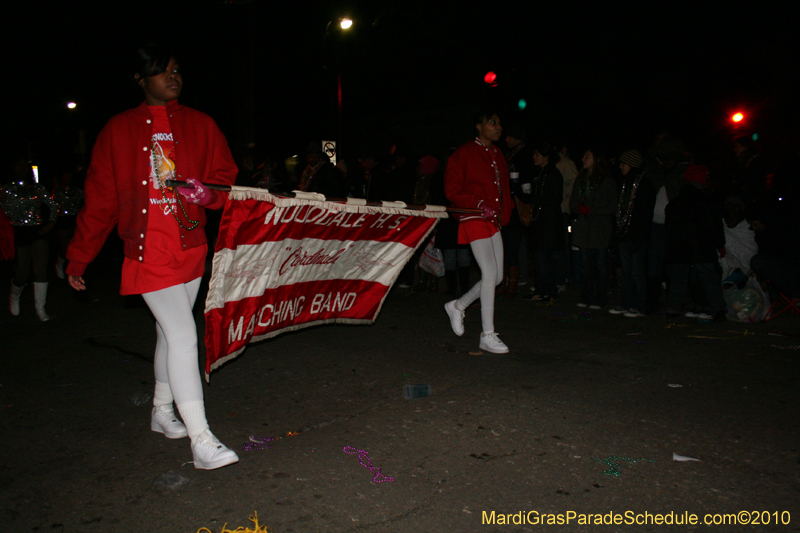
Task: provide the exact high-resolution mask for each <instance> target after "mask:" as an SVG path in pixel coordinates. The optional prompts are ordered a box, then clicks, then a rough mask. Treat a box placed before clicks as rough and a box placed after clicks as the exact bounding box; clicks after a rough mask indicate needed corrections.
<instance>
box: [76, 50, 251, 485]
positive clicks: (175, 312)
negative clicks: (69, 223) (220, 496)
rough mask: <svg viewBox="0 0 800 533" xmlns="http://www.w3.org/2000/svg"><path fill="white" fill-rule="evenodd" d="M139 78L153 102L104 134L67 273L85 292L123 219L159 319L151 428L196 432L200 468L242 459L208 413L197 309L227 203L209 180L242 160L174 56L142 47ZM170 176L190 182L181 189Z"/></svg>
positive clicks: (128, 270)
mask: <svg viewBox="0 0 800 533" xmlns="http://www.w3.org/2000/svg"><path fill="white" fill-rule="evenodd" d="M133 77H134V79H135V81H136V83H137V84H138V85H139V86H140V87H141V88H142V90H143V91H144V97H145V101H144V102H143V103H142V104H141V105H139V106H138V107H136V108H134V109H130V110H128V111H125V112H123V113H121V114H119V115H117V116H115V117H113V118H112V119H111V120H110V121H109V122H108V123H107V124H106V126H105V127H104V128H103V130H102V131H101V132H100V135H99V136H98V138H97V142H96V143H95V146H94V148H93V150H92V161H91V164H90V166H89V170H88V174H87V178H86V185H85V196H86V203H85V206H84V208H83V209H82V210H81V212H80V214H79V215H78V219H77V223H76V231H75V236H74V238H73V239H72V241H71V242H70V244H69V248H68V250H67V259H68V260H69V264H68V266H67V269H66V273H67V275H68V279H69V284H70V285H71V286H72V287H73V288H74V289H76V290H84V289H85V288H86V285H85V283H84V280H83V277H82V276H83V273H84V271H85V270H86V267H87V265H88V264H89V263H90V262H91V261H92V260H93V259H94V258H95V257H96V255H97V253H98V252H99V251H100V248H101V247H102V246H103V243H104V241H105V239H106V237H107V236H108V234H109V233H110V232H111V230H112V229H113V228H114V226H115V225H116V226H117V232H118V233H119V235H120V237H121V238H122V240H123V243H124V253H125V260H124V262H123V265H122V283H121V287H120V293H121V294H141V295H142V297H143V298H144V301H145V302H146V303H147V305H148V307H149V308H150V310H151V311H152V313H153V315H154V316H155V319H156V350H155V358H154V367H155V379H156V387H155V395H154V399H153V404H154V406H153V410H152V413H151V424H150V427H151V429H152V430H153V431H156V432H158V433H163V434H164V435H165V436H166V437H167V438H170V439H178V438H182V437H186V436H188V437H190V439H191V447H192V455H193V457H194V466H195V468H201V469H207V470H210V469H214V468H220V467H222V466H225V465H228V464H231V463H235V462H237V461H238V460H239V458H238V456H237V455H236V453H235V452H233V451H232V450H230V449H228V448H227V447H225V446H224V445H222V444H221V443H220V442H219V440H217V438H216V437H215V436H214V435H213V433H211V431H210V430H209V427H208V422H207V421H206V415H205V405H204V403H203V387H202V381H201V379H200V369H199V362H198V353H197V327H196V325H195V322H194V317H193V315H192V307H193V306H194V303H195V299H196V298H197V293H198V289H199V287H200V280H201V278H202V276H203V270H204V265H205V258H206V253H207V241H206V235H205V231H204V227H205V222H206V217H205V209H219V208H221V207H222V205H223V204H224V201H225V197H224V196H223V194H222V193H219V192H215V191H211V190H209V189H208V188H207V187H204V186H203V185H202V183H218V184H226V185H231V184H233V182H234V180H235V178H236V172H237V169H236V164H235V163H234V162H233V158H232V156H231V153H230V149H229V148H228V143H227V142H226V140H225V137H224V136H223V135H222V132H221V131H220V130H219V128H218V127H217V125H216V124H215V123H214V121H213V120H212V119H211V118H210V117H209V116H208V115H206V114H204V113H201V112H199V111H196V110H194V109H191V108H188V107H186V106H182V105H180V104H179V103H178V96H179V95H180V93H181V89H182V88H183V78H182V76H181V73H180V68H179V66H178V61H177V59H176V58H175V56H174V54H172V53H171V52H170V51H169V50H166V49H164V48H161V47H155V46H150V47H144V48H141V49H139V50H138V52H137V65H136V68H135V72H134V75H133ZM168 179H176V180H183V181H186V182H187V183H189V186H186V187H180V188H178V189H177V191H176V190H175V189H171V188H168V187H167V186H166V185H165V181H166V180H168ZM173 402H174V404H175V405H177V406H178V411H179V413H180V416H181V418H182V419H183V422H181V421H180V420H179V419H178V418H177V416H176V414H175V412H174V409H173Z"/></svg>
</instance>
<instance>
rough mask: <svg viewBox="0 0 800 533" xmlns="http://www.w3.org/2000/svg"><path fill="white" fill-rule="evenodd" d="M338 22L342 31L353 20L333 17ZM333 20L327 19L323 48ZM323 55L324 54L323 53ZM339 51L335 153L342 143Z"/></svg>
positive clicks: (349, 26) (346, 28)
mask: <svg viewBox="0 0 800 533" xmlns="http://www.w3.org/2000/svg"><path fill="white" fill-rule="evenodd" d="M335 20H336V21H338V23H339V28H341V29H342V31H343V32H347V31H348V30H350V28H352V27H353V20H352V19H350V18H348V17H342V18H339V19H335ZM333 22H334V21H333V20H330V21H328V24H327V25H326V26H325V37H324V38H323V48H324V43H325V41H326V40H327V38H328V36H330V34H331V32H330V28H331V24H333ZM323 55H324V54H323ZM339 56H340V53H339V52H338V51H337V53H336V98H337V108H338V116H337V129H338V132H337V135H338V138H337V140H336V142H337V149H336V151H337V153H338V152H340V150H341V143H342V68H341V64H340V63H341V61H340V57H339Z"/></svg>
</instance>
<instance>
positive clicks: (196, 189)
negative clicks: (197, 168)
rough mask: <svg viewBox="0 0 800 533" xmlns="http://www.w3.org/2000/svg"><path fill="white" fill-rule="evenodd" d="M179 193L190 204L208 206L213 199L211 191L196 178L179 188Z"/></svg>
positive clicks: (190, 179)
mask: <svg viewBox="0 0 800 533" xmlns="http://www.w3.org/2000/svg"><path fill="white" fill-rule="evenodd" d="M178 193H180V194H181V196H183V197H184V198H186V201H187V202H189V203H190V204H197V205H208V204H210V203H211V199H212V194H211V190H209V188H208V187H205V186H204V185H203V184H202V183H200V182H199V181H197V180H196V179H194V178H188V179H187V180H186V185H181V186H180V187H178Z"/></svg>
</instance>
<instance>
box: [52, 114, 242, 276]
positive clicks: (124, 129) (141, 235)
mask: <svg viewBox="0 0 800 533" xmlns="http://www.w3.org/2000/svg"><path fill="white" fill-rule="evenodd" d="M167 116H168V118H169V125H170V129H171V130H172V134H173V138H174V142H175V163H176V173H177V175H176V178H177V179H178V180H186V179H187V178H195V179H197V180H198V181H200V182H202V183H216V184H222V185H232V184H233V183H234V181H235V180H236V173H237V168H236V163H234V161H233V157H232V156H231V151H230V148H228V142H227V141H226V140H225V136H224V135H223V134H222V132H221V131H220V130H219V128H218V127H217V125H216V123H215V122H214V120H213V119H212V118H211V117H209V116H208V115H206V114H205V113H202V112H200V111H197V110H195V109H192V108H190V107H186V106H182V105H180V104H178V103H177V101H173V102H169V103H168V104H167ZM152 119H153V117H152V115H151V114H150V111H149V110H148V108H147V105H146V104H145V103H142V104H141V105H140V106H139V107H136V108H134V109H129V110H128V111H125V112H123V113H120V114H119V115H116V116H114V117H112V118H111V120H109V121H108V123H107V124H106V125H105V127H104V128H103V130H102V131H101V132H100V135H99V136H98V137H97V141H96V143H95V145H94V148H93V149H92V160H91V164H90V166H89V170H88V173H87V176H86V184H85V186H84V189H85V196H86V203H85V205H84V207H83V209H82V210H81V212H80V213H79V215H78V220H77V227H76V229H75V237H74V238H73V239H72V241H71V242H70V244H69V249H68V250H67V259H69V264H68V266H67V274H69V275H71V276H82V275H83V273H84V271H85V270H86V267H87V265H88V264H89V263H91V262H92V261H93V260H94V258H95V257H96V256H97V254H98V253H99V252H100V249H101V248H102V246H103V243H104V242H105V240H106V238H107V237H108V235H109V233H111V230H112V229H113V228H114V226H115V225H117V226H118V228H117V232H118V233H119V236H120V237H121V238H122V240H123V242H124V253H125V257H127V258H129V259H132V260H134V261H142V260H143V257H144V247H145V246H146V245H147V212H148V210H149V209H150V205H149V198H150V196H149V191H148V187H149V186H150V181H149V176H150V150H151V148H150V146H151V145H150V143H151V138H152V133H153V130H152ZM213 194H214V198H213V200H212V202H211V203H210V204H209V205H207V206H205V207H200V206H197V205H195V204H191V203H188V202H186V201H185V200H183V205H184V206H185V207H186V214H187V215H188V217H189V218H191V219H192V220H197V221H199V222H200V224H199V225H198V227H197V228H195V229H194V230H192V231H187V230H185V229H184V228H181V227H179V230H180V236H181V246H182V248H183V249H184V250H186V249H189V248H194V247H196V246H202V245H203V244H205V243H206V233H205V231H204V230H203V229H202V228H204V227H205V223H206V215H205V209H206V208H208V209H220V208H221V207H222V206H223V205H224V203H225V198H226V195H225V193H220V192H218V191H213ZM178 216H180V217H183V212H181V211H180V210H179V212H178ZM187 225H188V223H187Z"/></svg>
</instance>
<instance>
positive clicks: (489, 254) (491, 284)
mask: <svg viewBox="0 0 800 533" xmlns="http://www.w3.org/2000/svg"><path fill="white" fill-rule="evenodd" d="M469 246H470V248H472V255H474V256H475V261H476V262H477V263H478V266H479V267H480V269H481V279H480V281H479V282H478V283H476V284H475V285H474V286H473V287H472V288H471V289H470V290H469V291H467V292H466V293H465V294H464V295H463V296H462V297H461V298H459V299H458V300H457V301H456V304H455V305H456V307H457V308H458V309H461V310H462V311H463V310H464V309H466V308H467V307H469V305H470V304H471V303H472V302H474V301H475V300H477V299H478V298H480V299H481V326H482V327H483V332H484V333H492V332H493V331H494V288H495V287H496V286H498V285H500V283H501V282H502V281H503V238H502V237H501V236H500V232H499V231H498V232H497V233H495V234H494V235H492V236H491V238H489V239H479V240H477V241H472V242H471V243H469Z"/></svg>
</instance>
